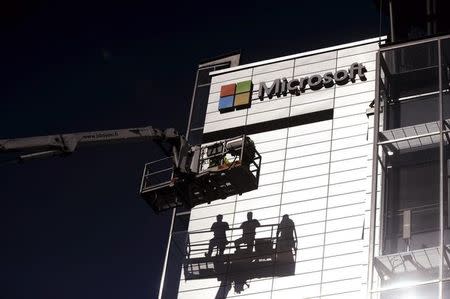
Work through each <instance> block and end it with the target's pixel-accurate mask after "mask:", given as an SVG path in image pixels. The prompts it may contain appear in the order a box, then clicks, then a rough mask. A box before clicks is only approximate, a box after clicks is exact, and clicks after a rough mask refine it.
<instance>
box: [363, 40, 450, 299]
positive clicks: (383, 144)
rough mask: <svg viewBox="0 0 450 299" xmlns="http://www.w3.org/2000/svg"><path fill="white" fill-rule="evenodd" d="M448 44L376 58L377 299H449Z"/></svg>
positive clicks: (412, 46) (373, 232) (373, 247)
mask: <svg viewBox="0 0 450 299" xmlns="http://www.w3.org/2000/svg"><path fill="white" fill-rule="evenodd" d="M449 41H450V40H449V38H448V37H441V38H434V39H428V40H422V41H418V42H411V43H407V44H404V45H396V46H387V47H385V48H382V49H381V50H380V51H379V53H378V54H377V76H376V78H377V81H376V84H377V89H376V97H375V113H374V122H373V129H374V134H373V136H374V147H373V149H374V152H373V158H372V164H373V171H372V177H373V178H377V179H374V180H373V183H372V192H371V195H372V201H371V222H370V223H371V225H370V227H371V229H370V247H369V266H370V269H369V284H370V287H369V290H370V292H371V294H372V298H448V294H447V295H446V293H448V291H447V290H446V289H447V287H446V286H447V282H446V281H447V280H448V278H449V274H450V272H449V265H450V260H449V255H448V254H449V248H450V245H449V237H450V235H449V233H450V232H449V222H448V220H449V217H448V216H449V208H448V203H449V195H448V189H449V188H448V187H449V184H450V181H449V166H450V160H449V158H450V156H449V154H450V151H449V150H450V147H449V145H448V143H449V136H448V134H449V132H450V131H449V128H450V127H449V123H448V121H449V119H450V105H449V102H448V100H450V99H449V65H450V59H449V58H450V52H449V50H450V48H449V45H450V44H449ZM411 294H414V296H412V295H411Z"/></svg>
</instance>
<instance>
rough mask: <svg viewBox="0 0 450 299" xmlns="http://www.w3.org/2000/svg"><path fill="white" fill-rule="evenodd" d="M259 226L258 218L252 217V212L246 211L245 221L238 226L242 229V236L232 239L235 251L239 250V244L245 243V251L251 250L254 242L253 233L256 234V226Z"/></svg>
mask: <svg viewBox="0 0 450 299" xmlns="http://www.w3.org/2000/svg"><path fill="white" fill-rule="evenodd" d="M259 226H261V224H260V223H259V221H258V220H256V219H253V213H252V212H248V213H247V221H244V222H243V223H242V224H241V226H240V227H239V228H240V229H242V237H241V238H239V239H236V240H235V241H234V245H235V246H236V252H239V251H240V250H241V246H240V245H241V244H246V245H247V251H248V252H253V246H254V244H255V235H256V231H255V230H256V228H257V227H259Z"/></svg>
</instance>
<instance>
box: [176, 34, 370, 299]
mask: <svg viewBox="0 0 450 299" xmlns="http://www.w3.org/2000/svg"><path fill="white" fill-rule="evenodd" d="M377 50H378V43H377V42H375V41H373V40H371V41H370V42H369V41H367V42H361V43H359V44H358V43H357V44H351V45H350V46H348V45H342V46H340V47H335V48H333V49H332V50H328V51H327V50H325V51H323V52H320V51H318V52H316V53H315V54H312V55H306V56H302V54H299V55H298V57H289V58H288V59H286V60H284V61H283V60H277V61H275V62H270V61H269V62H267V63H264V62H261V63H260V64H259V65H255V64H253V65H250V66H248V67H245V65H244V66H239V67H237V68H236V70H233V68H231V69H229V70H221V71H218V72H213V73H212V84H211V90H210V96H209V102H208V108H207V114H206V122H205V127H204V134H205V136H212V137H210V138H211V141H213V139H214V138H215V137H214V136H216V135H217V134H219V135H220V134H222V135H220V136H227V135H226V134H229V137H233V136H237V135H239V134H248V135H249V137H250V138H251V139H252V140H253V141H254V142H255V146H256V148H257V150H258V151H259V153H260V154H261V156H262V162H261V176H260V181H259V188H258V189H256V190H253V191H250V192H246V193H243V194H242V195H240V196H233V197H232V198H227V199H225V200H223V201H221V200H219V201H216V202H212V203H211V204H210V205H208V204H204V205H200V206H197V207H195V208H194V209H193V210H192V212H191V219H190V222H189V228H188V232H187V235H188V239H189V242H190V244H191V245H195V246H196V247H195V248H196V251H195V253H194V251H191V252H190V253H189V254H188V256H187V260H186V261H185V263H184V266H183V271H182V275H181V282H180V287H179V296H178V298H205V299H206V298H234V297H237V298H246V299H248V298H258V299H259V298H270V299H274V298H322V297H323V298H361V297H359V296H360V295H361V294H362V293H363V292H365V281H364V280H365V277H366V272H367V249H366V248H367V244H366V242H367V238H366V237H365V234H366V230H367V229H368V222H369V219H368V217H369V215H367V202H368V198H369V197H370V194H368V193H367V192H368V190H369V191H370V189H368V187H367V183H366V182H367V180H368V174H369V173H370V169H371V160H370V153H371V152H370V148H371V139H369V136H368V130H369V121H370V120H369V119H368V118H367V115H366V111H367V109H368V108H369V104H370V103H371V102H372V100H373V98H374V94H375V92H374V90H375V83H374V82H375V81H374V80H375V79H374V78H375V57H376V52H377ZM353 63H359V64H362V65H364V66H365V67H366V69H367V71H366V72H365V74H364V75H365V79H366V80H365V81H362V80H360V77H358V76H356V80H355V82H352V81H351V80H347V81H348V82H344V81H345V80H344V81H342V82H340V83H339V84H336V82H337V81H336V78H338V80H339V76H348V75H349V73H350V72H351V70H350V68H351V65H352V64H353ZM328 72H329V73H331V75H333V76H337V77H336V78H335V79H333V80H334V81H333V83H334V84H333V86H323V85H322V86H320V88H318V87H317V86H316V87H314V84H315V83H314V80H318V79H320V80H324V79H323V77H322V76H324V74H325V73H328ZM336 74H337V75H336ZM339 74H340V75H339ZM306 77H308V78H315V79H303V81H304V83H300V80H301V79H302V78H306ZM284 78H286V79H285V80H284ZM278 79H279V81H276V80H278ZM294 79H298V80H299V81H298V82H297V83H293V85H294V87H295V86H299V85H300V84H305V86H304V87H305V88H304V90H300V91H299V94H295V93H294V94H290V93H288V92H287V94H283V87H282V85H283V84H288V82H289V81H291V80H294ZM344 79H345V78H344ZM245 80H251V81H252V83H253V90H252V92H251V93H250V95H251V96H250V97H251V98H250V99H251V106H250V107H248V108H246V109H242V110H235V111H231V112H223V111H222V112H220V111H219V101H220V90H221V87H222V86H223V85H226V84H236V83H239V82H242V81H245ZM308 80H313V81H308ZM277 82H278V83H277ZM283 82H284V83H283ZM263 83H264V86H266V89H264V88H262V87H261V86H263ZM276 84H279V85H280V87H279V90H278V91H277V85H276ZM296 84H297V85H296ZM311 85H312V86H313V88H311ZM260 88H262V89H260ZM270 88H273V90H272V91H270ZM260 93H261V94H260ZM260 96H261V99H262V100H261V99H260V98H259V97H260ZM269 97H270V99H269ZM219 135H217V136H219ZM249 213H251V215H250V214H249ZM217 215H222V216H223V220H219V219H218V217H217ZM283 219H290V220H289V221H291V223H292V224H293V225H292V227H293V228H294V229H295V240H294V237H292V238H293V239H292V240H293V241H292V243H291V241H280V238H279V231H280V230H282V229H283V228H282V226H281V223H282V221H283ZM254 220H256V221H257V223H258V224H257V225H256V224H255V222H254ZM218 221H222V222H227V224H228V227H229V228H230V229H229V230H228V231H227V232H226V240H225V243H226V244H225V246H226V249H225V250H224V252H223V255H222V254H221V253H220V252H219V250H218V247H217V246H214V243H211V242H215V241H214V240H215V239H214V232H213V228H212V225H213V223H215V222H218ZM252 221H253V222H252ZM246 223H247V224H246ZM249 223H252V225H254V228H253V230H254V240H253V241H248V239H247V240H246V239H245V238H246V235H245V234H244V232H243V227H245V225H248V224H249ZM281 234H282V233H281ZM289 240H291V239H289ZM249 242H250V243H249ZM277 242H281V243H279V244H281V245H276V243H277ZM282 242H287V243H286V244H287V245H285V244H283V243H282ZM240 244H243V246H246V247H244V248H246V250H250V251H251V252H254V255H255V256H254V257H253V258H250V259H249V258H248V257H247V258H245V256H244V257H243V256H240V255H239V253H240V251H239V250H242V249H240V248H241V247H240V246H241V245H240ZM249 244H250V245H249ZM267 244H270V245H267ZM209 246H212V248H213V250H211V251H210V252H209V253H208V248H209ZM249 246H250V247H249ZM264 246H266V247H264ZM267 246H270V249H269V251H270V250H273V248H275V247H276V248H278V249H277V251H276V253H274V255H270V254H269V255H267V253H265V254H264V253H263V251H264V249H263V248H266V249H265V250H267V248H268V247H267ZM274 246H275V247H274ZM277 246H278V247H277ZM283 246H284V247H283ZM191 248H194V247H191ZM196 258H197V259H196ZM222 259H233V260H232V261H231V262H230V261H228V262H224V261H223V260H222ZM274 259H275V260H276V261H275V260H274ZM283 259H285V260H284V262H283ZM200 260H201V261H202V262H198V261H200Z"/></svg>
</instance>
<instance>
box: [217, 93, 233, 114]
mask: <svg viewBox="0 0 450 299" xmlns="http://www.w3.org/2000/svg"><path fill="white" fill-rule="evenodd" d="M232 110H234V96H228V97H222V98H220V100H219V111H220V113H223V112H227V111H232Z"/></svg>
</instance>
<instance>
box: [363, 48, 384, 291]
mask: <svg viewBox="0 0 450 299" xmlns="http://www.w3.org/2000/svg"><path fill="white" fill-rule="evenodd" d="M380 55H381V52H380V51H378V52H377V57H376V69H375V106H374V113H373V117H374V120H373V144H372V188H371V190H372V192H371V197H370V227H369V260H368V267H369V271H368V275H367V294H366V295H367V298H370V291H371V289H372V281H373V276H374V273H373V272H374V271H373V258H374V253H375V239H376V238H375V237H376V236H375V234H376V219H377V218H376V217H377V179H378V133H379V128H380Z"/></svg>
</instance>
